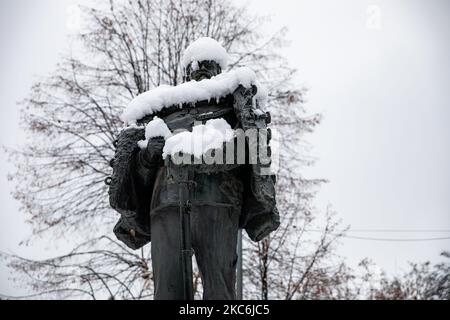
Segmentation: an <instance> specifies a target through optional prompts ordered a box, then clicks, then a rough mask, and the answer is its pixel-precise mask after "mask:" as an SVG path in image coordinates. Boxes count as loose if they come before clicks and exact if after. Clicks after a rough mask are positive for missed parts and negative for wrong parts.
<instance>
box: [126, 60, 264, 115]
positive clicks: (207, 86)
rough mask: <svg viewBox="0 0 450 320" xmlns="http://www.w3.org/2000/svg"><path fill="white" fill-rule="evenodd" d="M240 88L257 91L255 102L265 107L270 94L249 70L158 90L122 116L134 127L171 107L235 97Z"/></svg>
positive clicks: (142, 97)
mask: <svg viewBox="0 0 450 320" xmlns="http://www.w3.org/2000/svg"><path fill="white" fill-rule="evenodd" d="M239 85H242V86H244V87H246V88H250V87H251V86H252V85H256V86H257V87H258V93H257V94H256V97H255V98H256V99H257V100H258V102H259V104H260V105H263V104H264V102H265V101H266V99H267V92H266V90H265V89H264V88H263V86H261V85H260V84H259V83H258V81H257V80H256V75H255V73H254V72H253V71H252V70H251V69H250V68H248V67H242V68H238V69H236V70H233V71H230V72H224V73H221V74H219V75H217V76H215V77H213V78H211V79H205V80H202V81H189V82H186V83H182V84H180V85H178V86H167V85H164V86H159V87H157V88H155V89H152V90H150V91H147V92H144V93H143V94H141V95H139V96H137V97H136V98H134V99H133V100H132V101H131V102H130V104H129V105H128V107H127V108H126V109H125V111H124V113H123V114H122V116H121V119H122V121H124V122H125V123H126V124H132V123H135V122H136V121H137V120H139V119H142V118H143V117H145V116H147V115H151V114H153V113H155V112H158V111H161V110H162V109H164V108H167V107H171V106H177V105H178V106H180V107H181V106H182V104H183V103H195V102H198V101H203V100H211V99H220V98H222V97H225V96H227V95H229V94H232V93H233V92H234V91H235V90H236V89H237V87H238V86H239Z"/></svg>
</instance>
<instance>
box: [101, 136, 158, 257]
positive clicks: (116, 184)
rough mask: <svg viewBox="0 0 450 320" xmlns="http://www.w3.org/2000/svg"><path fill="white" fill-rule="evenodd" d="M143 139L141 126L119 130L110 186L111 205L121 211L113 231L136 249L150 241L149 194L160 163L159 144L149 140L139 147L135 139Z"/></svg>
mask: <svg viewBox="0 0 450 320" xmlns="http://www.w3.org/2000/svg"><path fill="white" fill-rule="evenodd" d="M143 139H145V137H144V130H143V129H137V128H132V129H128V130H125V131H122V132H121V134H120V135H119V137H118V139H117V147H116V154H115V157H114V161H113V176H112V179H111V184H110V188H109V200H110V204H111V207H112V208H114V209H115V210H116V211H118V212H119V213H120V214H121V217H120V219H119V221H118V223H117V224H116V226H115V227H114V233H115V234H116V236H117V238H118V239H119V240H121V241H122V242H124V243H125V244H126V245H127V246H129V247H130V248H132V249H138V248H140V247H142V246H143V245H145V244H147V243H148V242H150V240H151V235H150V215H149V211H150V201H151V199H150V198H151V197H149V194H151V192H152V190H153V186H154V182H155V177H156V173H157V171H158V169H159V166H160V164H161V160H160V159H161V152H162V148H160V143H157V142H156V141H152V143H149V144H148V146H147V148H146V149H140V148H139V147H138V141H141V140H143Z"/></svg>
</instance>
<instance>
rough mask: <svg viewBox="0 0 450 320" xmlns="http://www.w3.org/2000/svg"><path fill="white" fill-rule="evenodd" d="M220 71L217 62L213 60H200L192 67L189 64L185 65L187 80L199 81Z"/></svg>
mask: <svg viewBox="0 0 450 320" xmlns="http://www.w3.org/2000/svg"><path fill="white" fill-rule="evenodd" d="M221 72H222V69H221V68H220V66H219V64H218V63H217V62H215V61H200V62H198V63H197V66H196V68H193V67H192V64H190V65H189V66H188V67H187V70H186V74H187V77H186V78H187V80H188V81H189V80H195V81H200V80H203V79H211V78H212V77H214V76H217V75H218V74H219V73H221Z"/></svg>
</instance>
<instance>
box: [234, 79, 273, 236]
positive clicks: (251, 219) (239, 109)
mask: <svg viewBox="0 0 450 320" xmlns="http://www.w3.org/2000/svg"><path fill="white" fill-rule="evenodd" d="M256 93H257V88H256V87H255V86H253V87H252V88H245V87H243V86H239V87H238V88H237V90H236V91H235V92H234V94H233V95H234V101H233V107H234V110H235V113H236V117H237V119H238V121H239V123H240V126H241V127H242V129H243V130H244V131H247V130H255V132H258V138H256V139H251V138H249V137H247V138H246V144H247V150H249V152H250V153H252V152H253V153H256V150H260V148H261V146H266V147H267V152H265V154H264V161H261V160H262V159H263V157H262V155H261V154H257V157H256V159H255V158H253V160H252V161H251V162H250V163H249V164H247V165H246V168H247V170H246V171H247V175H246V176H245V177H244V192H245V196H244V199H245V200H244V203H243V207H242V220H243V221H242V226H243V227H244V228H245V229H246V231H247V233H248V235H249V237H250V238H251V239H252V240H254V241H260V240H262V239H263V238H264V237H266V236H267V235H269V234H270V233H271V232H273V231H274V230H276V229H277V228H278V226H279V225H280V217H279V213H278V210H277V207H276V194H275V183H276V178H275V175H273V174H271V173H270V165H271V150H270V146H269V142H270V139H271V131H270V129H269V128H268V126H267V125H268V124H269V123H270V114H268V113H264V112H262V110H261V109H259V108H258V105H257V101H255V100H254V96H255V95H256ZM260 139H264V141H260ZM258 143H259V145H258ZM254 156H255V155H252V154H250V155H249V159H251V158H252V157H254Z"/></svg>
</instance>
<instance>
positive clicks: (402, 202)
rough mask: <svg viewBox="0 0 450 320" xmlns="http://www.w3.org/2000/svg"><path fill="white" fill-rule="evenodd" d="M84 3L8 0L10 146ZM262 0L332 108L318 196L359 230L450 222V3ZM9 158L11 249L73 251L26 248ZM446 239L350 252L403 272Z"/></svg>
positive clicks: (2, 69) (2, 283)
mask: <svg viewBox="0 0 450 320" xmlns="http://www.w3.org/2000/svg"><path fill="white" fill-rule="evenodd" d="M74 2H75V0H72V1H71V0H64V1H62V0H39V1H35V0H10V1H0V44H1V50H0V98H1V107H0V144H1V145H6V146H10V147H13V146H16V145H17V144H18V143H20V142H21V141H23V139H24V136H23V133H22V132H21V130H20V128H19V127H18V124H17V123H18V112H17V111H18V107H17V106H16V104H15V103H16V102H17V101H19V100H21V99H23V98H24V97H26V95H27V93H28V92H29V88H30V86H31V84H32V82H33V80H36V79H37V77H38V76H42V75H45V74H47V73H49V72H51V70H52V69H53V68H54V66H55V64H56V62H57V61H58V57H59V55H60V54H62V53H63V52H64V50H66V49H67V48H68V46H69V44H68V42H67V38H66V34H67V33H69V32H70V28H68V26H67V22H68V20H67V19H68V17H69V13H70V9H69V10H68V8H70V5H71V4H72V3H74ZM373 5H376V6H377V7H369V6H373ZM250 8H251V9H252V10H254V11H255V12H257V13H259V14H271V15H272V16H273V19H272V22H271V24H269V26H270V30H272V31H273V30H275V28H276V27H281V26H283V25H286V26H288V27H289V33H288V36H287V38H288V39H290V40H291V46H290V47H289V48H287V49H286V50H284V53H285V54H286V56H287V57H288V58H289V60H290V62H291V64H292V65H293V66H295V67H296V68H298V69H299V76H298V80H299V83H305V84H307V85H308V86H309V87H310V88H311V90H310V92H309V94H308V100H309V102H308V105H307V107H308V109H309V110H310V111H311V112H322V113H323V114H324V116H325V120H324V122H323V124H322V125H321V126H320V127H319V129H318V130H317V132H316V133H315V134H314V135H312V136H311V137H310V141H311V143H312V144H313V145H314V148H315V149H314V152H315V155H317V156H318V157H319V158H320V161H319V162H318V163H317V165H316V166H315V168H313V169H312V170H308V172H306V173H305V174H307V175H308V176H315V177H323V178H326V179H329V180H330V183H329V184H327V185H325V186H324V187H323V188H322V191H321V192H320V195H319V198H318V201H317V203H318V206H319V207H320V208H322V209H324V208H325V207H326V205H327V204H328V203H330V204H332V206H333V208H334V209H335V210H336V211H337V212H338V215H339V217H340V218H342V219H343V222H344V224H350V225H351V226H352V228H354V229H450V215H449V211H450V210H449V209H450V197H449V191H450V166H449V163H450V152H449V142H450V126H449V125H448V124H447V122H448V121H449V120H450V92H449V83H450V62H449V57H450V46H449V43H448V38H449V35H448V33H449V30H450V2H448V1H446V0H434V1H425V0H390V1H388V0H373V1H365V0H342V1H333V0H303V1H298V0H297V1H276V2H275V1H269V0H254V1H251V2H250ZM368 8H378V9H379V10H380V11H379V13H380V20H379V22H380V25H379V28H375V29H374V28H373V27H377V21H376V20H369V21H368V19H370V17H371V18H376V17H375V16H373V15H371V16H370V17H368V13H367V10H368ZM378 9H375V10H378ZM372 10H373V9H372ZM371 12H372V13H373V11H371ZM69 22H70V21H69ZM367 24H369V27H372V28H367ZM69 26H70V24H69ZM270 30H269V31H270ZM0 161H1V166H0V190H1V192H0V203H1V210H0V251H7V252H17V253H21V254H26V255H27V256H31V257H34V258H38V257H44V256H51V255H54V254H56V253H57V252H61V251H64V249H65V244H64V243H54V242H53V241H51V240H49V241H42V242H38V243H36V244H35V245H33V246H29V247H24V246H21V247H20V246H18V243H19V242H20V241H21V240H23V239H24V238H26V237H27V235H29V233H30V229H29V227H28V226H26V224H25V223H24V219H25V217H24V216H23V215H22V214H21V213H19V212H18V204H17V203H16V202H15V201H14V200H13V199H12V198H11V196H10V195H9V192H10V190H11V185H10V184H9V183H8V182H7V180H6V174H7V173H8V172H9V171H10V170H11V169H12V166H11V165H10V164H8V163H7V162H6V157H5V155H4V153H3V151H2V152H1V153H0ZM449 234H450V233H437V234H436V233H433V234H430V233H425V234H423V233H422V234H415V233H414V234H410V233H407V234H367V233H363V234H354V235H359V236H374V237H383V238H386V237H388V238H429V237H436V236H449ZM352 235H353V234H352ZM444 249H447V250H449V249H450V241H448V240H447V241H436V242H417V243H414V242H411V243H410V242H408V243H398V242H373V241H362V240H351V239H346V240H344V241H343V245H342V247H341V249H340V253H341V254H342V255H344V256H345V257H347V258H348V260H349V262H351V263H356V262H357V261H359V260H361V259H362V258H364V257H370V258H372V259H373V260H374V261H375V262H376V263H377V264H378V265H379V266H381V267H382V268H384V269H386V270H388V271H389V272H391V273H395V272H399V271H400V270H401V269H402V268H404V267H405V266H406V261H408V260H412V261H424V260H433V261H436V260H438V259H439V256H438V255H439V252H440V251H442V250H444ZM7 277H8V274H7V272H6V270H5V268H4V267H3V266H2V265H0V292H2V293H15V292H18V291H20V290H19V289H17V288H13V287H12V284H11V283H10V282H8V281H7Z"/></svg>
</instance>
